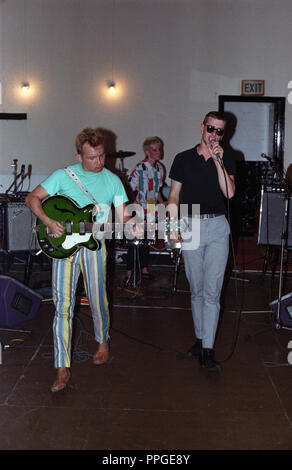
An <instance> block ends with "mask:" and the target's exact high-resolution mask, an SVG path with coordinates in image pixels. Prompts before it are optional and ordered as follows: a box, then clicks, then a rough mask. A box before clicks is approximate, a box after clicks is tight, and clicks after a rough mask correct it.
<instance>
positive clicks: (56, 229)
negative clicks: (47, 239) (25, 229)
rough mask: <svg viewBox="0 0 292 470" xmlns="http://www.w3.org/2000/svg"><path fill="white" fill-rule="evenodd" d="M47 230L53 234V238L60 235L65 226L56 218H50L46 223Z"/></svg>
mask: <svg viewBox="0 0 292 470" xmlns="http://www.w3.org/2000/svg"><path fill="white" fill-rule="evenodd" d="M47 227H48V229H49V232H50V233H51V234H52V235H53V237H54V238H58V237H61V236H62V235H63V233H64V230H65V227H64V226H63V225H62V224H61V223H60V222H57V220H52V219H51V222H49V223H48V224H47Z"/></svg>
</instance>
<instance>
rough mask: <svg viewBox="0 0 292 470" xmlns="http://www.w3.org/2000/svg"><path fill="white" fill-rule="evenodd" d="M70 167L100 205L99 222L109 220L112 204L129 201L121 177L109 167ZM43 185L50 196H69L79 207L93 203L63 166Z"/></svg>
mask: <svg viewBox="0 0 292 470" xmlns="http://www.w3.org/2000/svg"><path fill="white" fill-rule="evenodd" d="M68 168H70V169H71V170H72V171H73V172H74V173H75V174H76V175H77V176H78V178H79V179H80V181H81V182H82V184H83V185H84V186H85V188H86V189H87V191H88V192H89V193H90V194H91V196H92V197H93V198H94V199H95V200H96V202H97V203H98V205H99V206H100V208H101V211H100V212H99V214H98V217H97V219H96V220H97V221H98V222H106V221H107V220H108V214H109V211H110V209H111V206H112V204H113V206H114V207H118V206H120V205H121V204H123V203H125V202H127V201H128V197H127V194H126V191H125V188H124V186H123V184H122V182H121V180H120V178H119V177H118V176H117V175H115V174H114V173H112V172H111V171H109V170H108V169H107V168H103V170H102V171H100V172H99V173H94V172H91V171H84V170H83V168H82V164H81V163H76V164H74V165H69V166H68ZM41 186H42V187H43V188H44V189H45V190H46V191H47V193H48V194H49V195H50V196H54V195H56V194H57V195H63V196H67V197H69V198H70V199H72V200H73V201H75V203H76V204H77V205H78V206H79V207H84V206H86V205H87V204H92V201H91V200H90V199H89V198H88V197H87V196H86V194H85V193H84V192H83V191H82V189H80V188H79V186H78V185H77V184H76V183H75V182H74V181H73V180H72V178H70V176H69V175H68V174H67V173H66V171H65V170H64V169H63V168H60V169H58V170H55V171H54V172H53V173H52V174H51V175H50V176H48V178H46V179H45V180H44V181H43V182H42V183H41Z"/></svg>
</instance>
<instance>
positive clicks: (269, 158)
mask: <svg viewBox="0 0 292 470" xmlns="http://www.w3.org/2000/svg"><path fill="white" fill-rule="evenodd" d="M261 157H262V158H266V159H267V160H269V161H270V162H272V161H273V158H272V157H269V156H268V155H266V154H265V153H261Z"/></svg>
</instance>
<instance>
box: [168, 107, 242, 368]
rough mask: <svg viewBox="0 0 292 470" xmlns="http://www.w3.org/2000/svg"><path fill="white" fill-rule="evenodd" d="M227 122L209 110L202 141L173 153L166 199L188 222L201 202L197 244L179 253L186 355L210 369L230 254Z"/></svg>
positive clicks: (231, 177) (230, 178)
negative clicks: (187, 296) (187, 298)
mask: <svg viewBox="0 0 292 470" xmlns="http://www.w3.org/2000/svg"><path fill="white" fill-rule="evenodd" d="M225 127H226V118H225V116H224V114H221V113H219V112H217V111H211V112H209V113H208V114H207V115H206V116H205V118H204V121H203V122H202V124H201V125H200V132H201V142H200V144H198V145H196V146H195V147H193V148H191V149H189V150H186V151H184V152H181V153H179V154H178V155H176V157H175V159H174V161H173V164H172V167H171V169H170V173H169V177H170V178H171V189H170V195H169V199H168V204H171V205H172V207H176V208H178V207H179V202H181V203H183V204H188V214H189V225H190V226H191V224H192V214H193V212H192V204H200V215H199V217H200V245H199V247H198V248H197V249H195V250H187V249H185V250H183V252H182V254H183V258H184V263H185V272H186V276H187V279H188V282H189V284H190V290H191V306H192V316H193V323H194V330H195V335H196V342H195V343H194V345H193V346H192V347H191V348H190V349H189V351H188V355H189V356H192V357H196V356H198V357H199V362H200V365H201V366H202V367H205V368H207V369H209V370H218V369H220V364H219V363H218V362H216V360H215V355H214V343H215V335H216V331H217V326H218V320H219V313H220V296H221V290H222V284H223V280H224V274H225V269H226V264H227V259H228V253H229V234H230V227H229V223H228V221H227V219H226V213H227V210H226V199H227V198H228V199H230V198H232V197H233V196H234V193H235V180H234V176H235V162H234V159H233V156H232V153H231V152H230V151H227V150H226V151H224V150H223V148H222V147H221V145H220V143H221V140H222V139H223V136H224V132H225ZM170 215H173V216H175V214H174V213H173V214H170ZM197 217H198V216H197ZM190 229H191V227H190Z"/></svg>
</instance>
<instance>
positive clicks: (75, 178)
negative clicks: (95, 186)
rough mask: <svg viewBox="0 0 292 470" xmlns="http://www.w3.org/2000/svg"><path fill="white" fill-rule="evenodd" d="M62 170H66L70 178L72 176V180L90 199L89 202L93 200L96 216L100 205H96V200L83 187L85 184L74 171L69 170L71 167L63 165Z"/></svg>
mask: <svg viewBox="0 0 292 470" xmlns="http://www.w3.org/2000/svg"><path fill="white" fill-rule="evenodd" d="M64 170H65V171H66V173H67V175H68V176H70V178H72V180H73V181H74V183H76V184H77V186H78V187H79V188H80V189H81V190H82V191H83V192H84V193H85V194H86V196H87V197H88V198H89V199H90V200H91V202H93V204H94V206H95V209H94V214H93V215H94V216H96V215H97V214H98V213H99V211H100V207H99V205H98V203H97V202H96V200H95V199H94V198H93V197H92V196H91V194H90V192H89V191H88V190H87V189H86V188H85V186H84V185H83V184H82V183H81V181H80V179H79V178H78V176H77V175H76V174H75V173H74V171H72V170H71V168H68V167H65V168H64Z"/></svg>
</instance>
